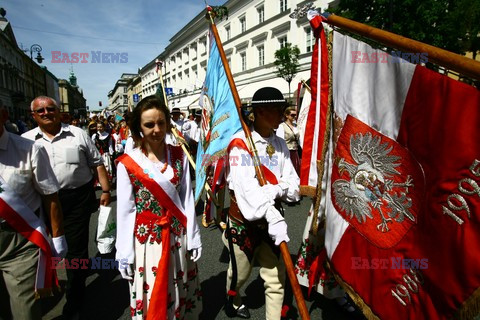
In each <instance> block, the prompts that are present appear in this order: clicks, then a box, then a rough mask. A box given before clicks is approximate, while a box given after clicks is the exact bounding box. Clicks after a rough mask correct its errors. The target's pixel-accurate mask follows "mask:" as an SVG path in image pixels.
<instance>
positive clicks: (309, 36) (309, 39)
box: [305, 27, 315, 52]
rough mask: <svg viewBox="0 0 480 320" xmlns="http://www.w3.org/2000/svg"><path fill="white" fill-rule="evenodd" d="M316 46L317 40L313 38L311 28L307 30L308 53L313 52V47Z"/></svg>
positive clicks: (306, 46)
mask: <svg viewBox="0 0 480 320" xmlns="http://www.w3.org/2000/svg"><path fill="white" fill-rule="evenodd" d="M314 44H315V40H314V37H313V32H312V28H311V27H307V28H305V49H306V51H307V52H312V50H313V45H314Z"/></svg>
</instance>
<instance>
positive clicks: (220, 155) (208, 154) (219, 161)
mask: <svg viewBox="0 0 480 320" xmlns="http://www.w3.org/2000/svg"><path fill="white" fill-rule="evenodd" d="M219 45H221V44H219ZM199 104H200V106H201V107H202V121H201V126H202V130H201V136H200V141H199V144H198V150H197V159H196V167H197V169H196V172H195V174H196V181H195V182H196V187H195V201H198V200H199V199H200V197H201V194H202V191H203V189H204V186H205V181H206V178H207V176H206V175H207V169H208V167H210V166H212V167H213V169H214V170H212V172H213V174H214V176H217V177H218V176H219V174H218V172H219V170H222V169H223V164H224V160H225V156H226V149H227V147H228V144H229V143H230V138H231V137H232V135H233V134H235V133H236V132H237V131H238V130H240V129H241V125H240V119H239V118H238V112H237V109H236V106H235V102H234V100H233V95H232V92H231V90H230V87H229V84H228V80H227V76H226V74H225V68H224V66H223V64H222V60H221V58H220V53H219V51H218V47H217V43H216V42H215V38H214V36H213V33H212V32H210V56H209V59H208V65H207V75H206V77H205V82H204V85H203V88H202V93H201V96H200V101H199ZM210 170H211V169H210ZM215 172H216V173H217V174H215ZM215 185H216V181H213V184H212V188H215Z"/></svg>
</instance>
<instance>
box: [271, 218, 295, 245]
mask: <svg viewBox="0 0 480 320" xmlns="http://www.w3.org/2000/svg"><path fill="white" fill-rule="evenodd" d="M268 234H269V235H270V237H271V238H272V240H273V241H274V242H275V245H276V246H279V245H280V243H282V241H285V242H288V241H290V238H289V237H288V234H287V224H286V223H285V220H280V221H277V222H274V223H269V224H268Z"/></svg>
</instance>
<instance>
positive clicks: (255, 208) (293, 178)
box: [227, 130, 300, 221]
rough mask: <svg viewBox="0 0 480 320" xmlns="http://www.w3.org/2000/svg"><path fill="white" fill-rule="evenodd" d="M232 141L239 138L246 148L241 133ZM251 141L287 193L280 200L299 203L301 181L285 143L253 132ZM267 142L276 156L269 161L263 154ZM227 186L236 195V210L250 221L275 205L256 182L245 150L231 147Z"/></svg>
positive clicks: (242, 133) (252, 166)
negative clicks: (273, 149)
mask: <svg viewBox="0 0 480 320" xmlns="http://www.w3.org/2000/svg"><path fill="white" fill-rule="evenodd" d="M235 138H240V139H242V140H243V141H245V143H246V144H247V146H248V143H247V142H246V139H245V133H244V132H243V130H242V131H239V132H237V133H236V134H235V135H234V136H233V137H232V140H233V139H235ZM252 138H253V141H254V143H255V146H256V148H257V151H258V156H259V158H260V161H261V162H262V164H263V165H264V166H265V167H267V168H268V169H270V171H272V173H273V174H274V175H275V176H276V177H277V180H278V184H279V185H280V187H281V188H282V189H283V190H284V191H285V190H286V194H285V196H283V197H282V199H281V200H284V201H287V202H295V201H299V200H300V194H299V191H300V190H299V184H300V178H299V177H298V175H297V173H296V171H295V168H294V167H293V164H292V161H291V160H290V152H289V151H288V148H287V145H286V143H285V140H283V139H281V138H279V137H277V136H276V135H275V134H273V133H272V135H271V136H270V137H269V138H267V139H266V138H263V137H262V136H260V135H259V134H258V133H257V132H255V131H253V130H252ZM269 143H271V144H272V145H273V147H274V148H275V153H274V154H273V155H272V157H271V159H270V157H269V156H268V154H267V151H266V150H267V145H268V144H269ZM227 184H228V188H229V189H230V190H233V191H234V192H235V197H236V199H237V203H238V207H239V209H240V211H241V212H242V214H243V216H244V217H245V219H247V220H249V221H253V220H258V219H261V218H263V217H265V214H266V212H267V210H269V208H270V207H271V206H273V205H274V204H275V201H274V199H272V198H271V197H269V196H268V195H267V193H265V192H264V191H263V190H262V187H261V186H260V184H259V183H258V180H257V178H256V174H255V167H254V165H253V160H251V156H250V154H249V153H248V152H247V151H246V150H244V149H240V148H237V147H234V148H232V150H231V151H230V153H229V166H228V169H227Z"/></svg>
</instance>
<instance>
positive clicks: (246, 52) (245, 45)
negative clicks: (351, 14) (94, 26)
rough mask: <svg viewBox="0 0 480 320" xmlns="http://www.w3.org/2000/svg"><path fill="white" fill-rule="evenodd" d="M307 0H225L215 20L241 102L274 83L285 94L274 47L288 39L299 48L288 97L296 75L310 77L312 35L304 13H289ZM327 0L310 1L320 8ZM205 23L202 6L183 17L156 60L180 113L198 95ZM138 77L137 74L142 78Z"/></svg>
mask: <svg viewBox="0 0 480 320" xmlns="http://www.w3.org/2000/svg"><path fill="white" fill-rule="evenodd" d="M310 2H312V1H298V0H229V1H227V2H226V3H225V4H224V6H226V7H227V8H228V12H229V15H228V19H225V18H224V19H223V20H221V21H216V26H217V29H218V31H219V35H220V38H221V40H222V43H223V47H224V50H225V54H226V56H227V60H228V63H229V65H230V68H231V71H232V74H233V78H234V80H235V83H236V86H237V90H238V93H239V96H240V98H241V100H242V103H249V101H250V100H251V97H252V96H253V94H254V92H255V91H256V90H257V89H258V88H261V87H264V86H272V87H276V88H278V89H279V90H281V91H282V92H283V93H284V96H285V97H286V98H288V96H289V88H288V83H287V82H286V81H285V80H283V79H282V78H278V77H277V76H276V75H275V72H276V67H275V66H274V63H273V62H274V60H275V57H274V54H275V51H276V50H278V49H280V48H281V47H282V46H285V44H286V43H292V44H293V45H296V46H298V48H299V49H300V53H301V54H300V59H299V63H300V69H299V72H298V74H297V75H296V76H295V78H294V79H293V81H292V83H291V84H292V86H291V96H292V97H293V95H294V91H295V88H296V84H297V83H298V82H299V81H300V80H301V79H305V80H306V79H308V78H309V77H310V63H311V51H312V49H313V45H314V36H313V33H312V31H311V28H310V24H309V22H308V20H307V18H306V17H304V18H302V19H299V20H294V19H292V18H290V17H289V15H290V14H291V13H292V12H293V10H295V8H296V7H298V6H303V5H305V4H307V3H310ZM329 2H331V1H325V0H324V1H313V4H314V5H315V7H321V8H326V7H327V5H328V3H329ZM210 41H211V39H210V37H209V22H208V20H207V19H206V18H205V10H203V11H202V12H201V13H199V14H198V15H197V16H196V17H195V18H193V19H192V20H191V21H189V22H188V23H187V24H186V25H185V26H184V27H183V28H182V29H181V30H180V31H179V32H177V33H176V34H175V35H174V36H173V37H172V38H171V39H170V44H169V45H168V46H167V47H166V48H165V50H164V52H162V53H161V54H160V55H159V58H160V59H161V60H163V61H164V70H163V73H164V78H165V82H166V87H167V88H171V89H172V90H173V95H171V96H169V104H170V107H174V106H175V107H179V108H180V109H182V110H183V111H186V110H192V109H195V108H198V96H199V93H200V89H201V87H202V84H203V81H204V79H205V75H206V69H207V62H208V49H209V45H210ZM142 80H143V78H142Z"/></svg>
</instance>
